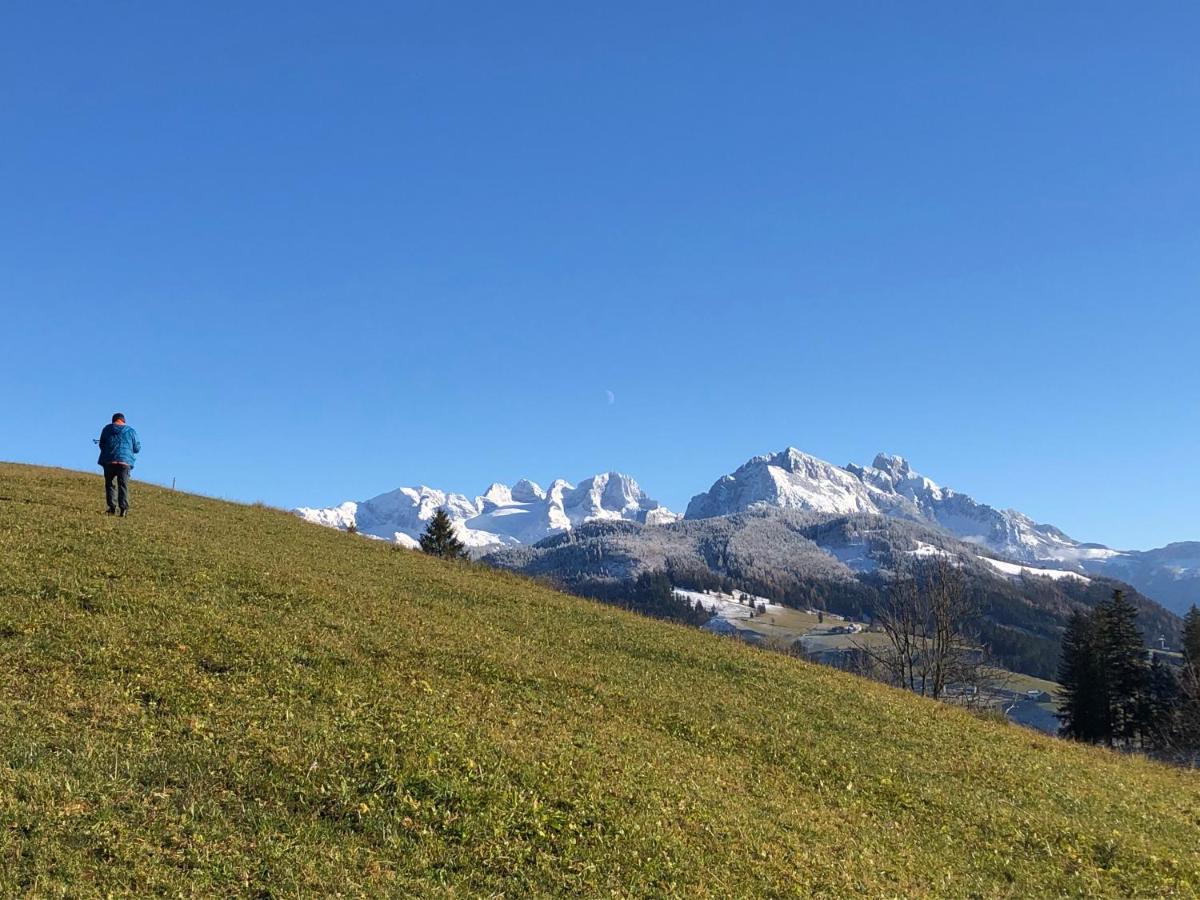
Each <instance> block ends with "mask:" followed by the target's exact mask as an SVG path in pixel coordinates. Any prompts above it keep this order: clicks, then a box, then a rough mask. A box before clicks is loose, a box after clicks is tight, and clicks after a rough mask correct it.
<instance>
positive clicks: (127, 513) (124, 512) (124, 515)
mask: <svg viewBox="0 0 1200 900" xmlns="http://www.w3.org/2000/svg"><path fill="white" fill-rule="evenodd" d="M127 515H129V510H127V509H123V510H121V518H122V519H123V518H125V517H126V516H127Z"/></svg>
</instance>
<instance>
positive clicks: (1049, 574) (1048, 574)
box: [979, 556, 1091, 582]
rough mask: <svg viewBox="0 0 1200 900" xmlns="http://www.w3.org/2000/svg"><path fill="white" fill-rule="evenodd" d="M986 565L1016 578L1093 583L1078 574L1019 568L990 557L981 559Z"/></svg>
mask: <svg viewBox="0 0 1200 900" xmlns="http://www.w3.org/2000/svg"><path fill="white" fill-rule="evenodd" d="M979 558H980V559H982V560H983V561H984V562H985V563H987V564H988V565H990V566H991V567H992V568H994V569H996V570H997V571H998V572H1003V573H1004V574H1005V575H1012V576H1014V577H1016V576H1019V575H1033V576H1036V577H1039V578H1053V579H1054V580H1056V581H1057V580H1058V579H1060V578H1078V579H1079V580H1080V581H1085V582H1086V581H1091V579H1090V578H1088V577H1087V576H1085V575H1080V574H1079V573H1078V572H1064V571H1063V570H1062V569H1035V568H1034V567H1032V566H1019V565H1017V564H1016V563H1010V562H1004V561H1003V560H999V559H992V558H991V557H990V556H981V557H979Z"/></svg>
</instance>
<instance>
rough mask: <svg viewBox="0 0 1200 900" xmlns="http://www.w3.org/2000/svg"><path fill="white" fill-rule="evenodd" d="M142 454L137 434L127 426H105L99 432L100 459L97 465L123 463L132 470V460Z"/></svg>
mask: <svg viewBox="0 0 1200 900" xmlns="http://www.w3.org/2000/svg"><path fill="white" fill-rule="evenodd" d="M141 452H142V442H141V441H139V440H138V436H137V432H136V431H134V430H133V429H132V428H130V427H129V426H128V425H116V424H114V425H105V426H104V430H103V431H101V432H100V458H99V459H98V460H96V464H97V465H101V466H106V465H108V464H109V463H125V465H127V466H129V468H131V469H132V468H133V458H134V457H135V456H137V455H138V454H139V453H141Z"/></svg>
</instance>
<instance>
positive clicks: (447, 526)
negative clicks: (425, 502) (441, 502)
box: [421, 509, 467, 559]
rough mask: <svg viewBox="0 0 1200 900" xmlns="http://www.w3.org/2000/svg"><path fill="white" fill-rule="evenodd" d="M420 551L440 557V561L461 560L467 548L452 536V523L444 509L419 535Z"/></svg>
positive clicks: (435, 515)
mask: <svg viewBox="0 0 1200 900" xmlns="http://www.w3.org/2000/svg"><path fill="white" fill-rule="evenodd" d="M421 550H423V551H424V552H425V553H428V554H429V555H430V556H440V557H441V558H442V559H463V558H465V557H466V555H467V548H466V546H464V545H463V542H462V541H460V540H459V539H458V538H457V537H455V535H454V523H453V522H451V521H450V517H449V516H448V515H446V511H445V510H444V509H439V510H438V511H437V512H435V513H434V514H433V518H432V519H430V520H429V524H428V525H427V526H426V527H425V533H424V534H423V535H421Z"/></svg>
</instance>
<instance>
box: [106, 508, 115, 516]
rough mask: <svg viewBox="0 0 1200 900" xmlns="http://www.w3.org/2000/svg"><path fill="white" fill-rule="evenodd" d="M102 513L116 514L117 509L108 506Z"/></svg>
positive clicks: (107, 514)
mask: <svg viewBox="0 0 1200 900" xmlns="http://www.w3.org/2000/svg"><path fill="white" fill-rule="evenodd" d="M104 514H105V515H106V516H115V515H116V514H117V511H116V510H115V509H114V508H113V507H111V506H110V507H109V508H108V509H106V510H105V511H104Z"/></svg>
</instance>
